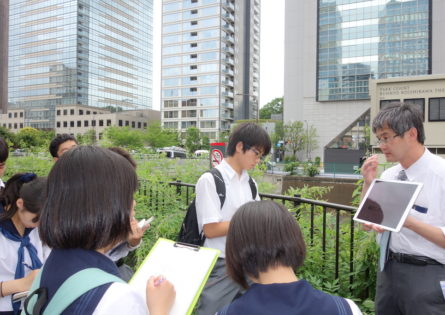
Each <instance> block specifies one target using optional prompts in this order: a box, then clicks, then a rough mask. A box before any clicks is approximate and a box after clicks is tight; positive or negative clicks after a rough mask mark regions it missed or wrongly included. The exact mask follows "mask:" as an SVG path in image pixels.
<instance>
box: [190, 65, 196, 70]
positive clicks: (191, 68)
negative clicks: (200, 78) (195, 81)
mask: <svg viewBox="0 0 445 315" xmlns="http://www.w3.org/2000/svg"><path fill="white" fill-rule="evenodd" d="M196 69H198V66H197V65H191V66H190V70H196Z"/></svg>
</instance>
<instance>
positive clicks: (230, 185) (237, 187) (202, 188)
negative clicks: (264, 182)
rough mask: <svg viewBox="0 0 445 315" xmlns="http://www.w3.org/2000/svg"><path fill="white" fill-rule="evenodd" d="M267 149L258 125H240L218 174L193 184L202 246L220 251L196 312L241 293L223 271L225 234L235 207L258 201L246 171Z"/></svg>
mask: <svg viewBox="0 0 445 315" xmlns="http://www.w3.org/2000/svg"><path fill="white" fill-rule="evenodd" d="M270 148H271V142H270V138H269V135H268V134H267V132H266V131H265V130H264V129H263V128H262V127H261V126H259V125H257V124H254V123H243V124H240V125H238V126H237V127H236V128H235V130H234V131H233V132H232V133H231V135H230V136H229V143H228V145H227V150H226V152H227V157H226V158H224V159H223V161H222V162H221V164H219V165H218V166H217V167H216V169H217V171H219V174H220V175H219V174H217V176H215V175H213V174H211V173H210V172H207V173H204V174H203V175H202V176H201V177H200V178H199V180H198V183H197V184H196V200H195V202H196V215H197V221H198V229H199V231H202V232H203V234H204V236H205V242H204V246H206V247H210V248H216V249H219V250H220V251H221V255H220V257H219V258H218V261H217V262H216V264H215V267H214V268H213V270H212V273H211V274H210V277H209V279H208V281H207V283H206V285H205V287H204V290H203V292H202V294H201V298H200V301H199V304H198V309H197V313H198V314H200V315H201V314H202V315H209V314H215V313H216V311H217V310H219V309H220V308H221V307H223V306H224V305H226V304H228V303H230V302H231V301H232V300H233V299H234V298H235V297H236V296H237V295H239V294H241V293H242V292H243V288H242V287H241V286H239V285H238V284H237V283H235V282H234V281H233V280H231V279H230V278H229V277H228V276H227V273H226V270H225V246H226V235H227V231H228V228H229V224H230V220H231V218H232V216H233V215H234V213H235V212H236V210H237V209H238V208H239V207H240V206H241V205H243V204H244V203H246V202H249V201H251V200H259V196H258V193H257V191H258V189H257V188H256V185H254V187H255V193H254V195H255V196H252V195H253V194H252V186H251V184H250V183H249V181H251V180H250V177H249V175H248V174H247V171H248V170H251V169H253V168H254V167H255V166H256V165H257V164H258V162H259V161H260V158H261V157H262V156H265V155H267V154H269V151H270ZM218 181H220V182H223V183H224V186H225V195H224V196H221V193H220V192H217V184H216V183H218ZM252 181H253V180H252ZM222 199H224V204H222Z"/></svg>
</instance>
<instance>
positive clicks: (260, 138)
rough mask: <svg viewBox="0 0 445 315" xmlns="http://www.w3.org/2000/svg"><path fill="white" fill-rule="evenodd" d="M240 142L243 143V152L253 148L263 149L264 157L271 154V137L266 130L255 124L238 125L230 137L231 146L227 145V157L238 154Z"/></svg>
mask: <svg viewBox="0 0 445 315" xmlns="http://www.w3.org/2000/svg"><path fill="white" fill-rule="evenodd" d="M238 142H242V143H243V152H246V151H247V150H248V149H249V148H251V147H256V148H261V149H263V152H264V153H263V155H268V154H269V152H270V147H271V143H270V137H269V135H268V134H267V132H266V130H264V129H263V127H261V126H260V125H257V124H255V123H242V124H240V125H238V126H237V127H236V128H235V130H233V132H232V133H231V134H230V136H229V144H228V145H227V155H228V156H233V155H234V154H235V152H236V145H237V144H238Z"/></svg>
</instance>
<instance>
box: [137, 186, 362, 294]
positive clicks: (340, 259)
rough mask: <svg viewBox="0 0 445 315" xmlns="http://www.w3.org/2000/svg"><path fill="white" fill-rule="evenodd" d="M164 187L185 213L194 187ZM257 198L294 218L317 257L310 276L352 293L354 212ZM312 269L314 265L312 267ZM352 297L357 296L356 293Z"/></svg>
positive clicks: (157, 198) (157, 197)
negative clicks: (326, 276)
mask: <svg viewBox="0 0 445 315" xmlns="http://www.w3.org/2000/svg"><path fill="white" fill-rule="evenodd" d="M168 186H170V187H172V188H173V187H175V188H173V190H175V195H176V198H177V200H179V202H180V203H181V204H183V206H184V209H185V208H186V205H188V204H189V203H190V202H191V201H192V199H193V197H194V192H195V185H194V184H187V183H182V182H180V181H176V182H169V183H168ZM140 188H141V189H140V192H142V193H143V194H144V195H147V196H148V197H149V198H150V199H152V200H151V201H152V202H155V203H156V204H158V203H162V202H164V200H163V199H162V198H163V196H161V194H160V193H159V191H156V192H153V193H152V192H151V191H150V190H147V189H146V188H144V185H143V183H141V186H140ZM144 191H145V192H144ZM260 197H261V199H271V200H274V201H276V202H280V203H282V204H284V205H286V207H287V208H288V209H289V210H290V211H291V212H292V213H293V214H294V215H295V216H296V218H297V220H298V221H299V223H300V226H301V228H302V231H303V234H304V236H305V240H306V243H307V247H308V255H309V256H310V255H311V254H314V256H317V257H316V258H313V259H318V261H317V263H318V264H319V265H321V267H320V268H321V270H314V273H322V274H326V273H329V279H331V280H332V281H333V282H336V283H337V284H338V286H339V287H340V286H342V287H343V290H342V291H343V292H345V291H349V292H351V293H352V291H353V289H352V288H353V282H354V276H356V275H357V273H358V271H357V270H354V268H355V265H354V261H355V258H356V257H354V255H355V250H356V249H355V246H356V245H355V235H354V233H355V230H354V221H353V220H352V218H353V216H354V212H355V211H356V208H354V207H351V206H347V205H341V204H335V203H329V202H323V201H317V200H311V199H306V198H302V197H300V196H299V195H295V196H283V195H276V194H264V193H260ZM154 206H156V205H154ZM311 250H312V252H311ZM315 251H321V255H319V253H314V252H315ZM308 258H309V262H308ZM311 263H313V261H310V257H307V259H306V264H305V265H309V268H310V264H311ZM314 265H317V264H316V263H314ZM317 266H318V265H317ZM305 268H306V267H305ZM362 271H363V270H362ZM362 271H360V272H362ZM365 277H366V276H365ZM339 283H340V284H339ZM354 295H357V293H356V294H354ZM358 295H360V296H361V297H362V298H363V297H367V296H369V292H368V290H366V292H360V293H358Z"/></svg>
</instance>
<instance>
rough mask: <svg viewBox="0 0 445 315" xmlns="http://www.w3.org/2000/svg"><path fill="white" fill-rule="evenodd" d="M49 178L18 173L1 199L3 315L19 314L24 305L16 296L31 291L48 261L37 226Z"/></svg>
mask: <svg viewBox="0 0 445 315" xmlns="http://www.w3.org/2000/svg"><path fill="white" fill-rule="evenodd" d="M45 188H46V178H42V177H37V176H36V174H33V173H18V174H15V175H13V176H12V177H11V178H10V179H9V180H8V181H7V182H6V186H5V189H4V191H3V192H2V193H1V195H0V203H1V204H2V205H3V206H4V211H3V212H0V314H2V315H4V314H18V313H19V310H20V307H21V303H20V301H18V302H13V301H12V295H13V294H14V293H18V292H22V291H27V290H29V288H30V287H31V283H32V281H33V279H34V277H35V275H36V272H37V270H38V269H39V268H40V267H41V266H42V263H43V262H45V260H46V258H47V257H48V255H49V253H50V250H49V249H48V248H47V247H45V246H43V245H42V242H41V241H40V238H39V234H38V231H37V229H36V226H37V224H38V220H39V213H40V210H41V208H42V207H43V203H44V202H45Z"/></svg>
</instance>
